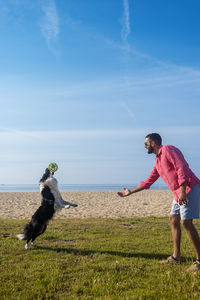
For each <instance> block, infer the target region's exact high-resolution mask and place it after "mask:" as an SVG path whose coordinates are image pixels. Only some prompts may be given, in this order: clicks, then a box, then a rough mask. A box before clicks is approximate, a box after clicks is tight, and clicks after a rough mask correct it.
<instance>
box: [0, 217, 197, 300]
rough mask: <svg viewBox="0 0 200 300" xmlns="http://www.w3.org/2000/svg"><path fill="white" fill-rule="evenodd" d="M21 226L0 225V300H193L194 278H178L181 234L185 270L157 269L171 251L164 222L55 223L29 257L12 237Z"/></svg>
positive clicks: (186, 248)
mask: <svg viewBox="0 0 200 300" xmlns="http://www.w3.org/2000/svg"><path fill="white" fill-rule="evenodd" d="M26 222H27V221H26V220H1V222H0V223H1V224H0V299H15V300H16V299H20V300H21V299H114V300H115V299H120V300H121V299H131V300H132V299H152V300H153V299H159V300H160V299H170V300H171V299H198V297H199V294H200V284H199V283H200V273H196V274H190V273H186V272H185V271H186V269H187V267H189V266H190V265H191V263H192V259H193V256H194V253H193V248H192V245H191V243H190V241H189V239H188V237H187V235H186V233H185V232H184V231H183V236H182V256H183V257H184V259H185V262H184V263H183V264H182V265H180V266H170V265H161V264H160V263H159V261H160V260H161V259H165V258H167V257H168V256H169V255H170V254H171V251H172V241H171V232H170V228H169V224H168V218H154V217H150V218H132V219H125V218H122V219H116V220H113V219H82V220H81V219H69V220H68V219H66V220H54V221H52V222H51V223H50V224H49V226H48V228H47V231H46V233H45V234H43V235H42V236H40V237H39V238H38V239H37V241H36V243H37V246H36V247H35V248H32V249H31V250H30V251H27V250H25V249H24V244H25V243H24V241H18V240H17V239H16V237H15V235H16V234H17V233H19V232H21V231H22V228H23V226H24V225H25V223H26ZM195 224H196V227H197V229H198V230H199V231H200V226H199V224H198V222H195ZM4 233H12V236H11V237H7V238H4V237H2V234H4Z"/></svg>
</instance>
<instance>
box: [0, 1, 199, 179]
mask: <svg viewBox="0 0 200 300" xmlns="http://www.w3.org/2000/svg"><path fill="white" fill-rule="evenodd" d="M199 12H200V2H199V1H198V0H192V1H190V2H189V1H184V0H173V1H172V0H170V1H164V0H154V1H151V0H101V1H99V0H84V1H83V0H73V1H72V0H35V1H30V0H4V1H1V2H0V45H1V46H0V104H1V118H0V139H1V151H0V164H1V173H0V183H2V184H6V183H37V182H38V180H39V179H40V177H41V175H42V172H43V170H44V169H45V168H46V166H47V165H48V164H49V163H50V162H54V161H55V162H57V163H58V165H59V170H58V172H57V176H56V177H57V178H58V180H59V182H60V183H86V184H90V183H102V184H109V183H119V184H124V183H133V184H135V183H139V182H140V181H141V180H144V179H145V178H146V177H147V176H148V175H149V173H150V171H151V169H152V167H153V164H154V161H155V156H154V155H147V153H146V150H145V149H144V137H145V136H146V135H147V134H148V133H150V132H158V133H160V134H161V135H162V137H163V143H164V144H173V145H175V146H177V147H179V148H180V149H181V150H182V151H183V153H184V155H185V157H186V159H187V160H188V162H189V164H190V166H191V168H192V169H193V170H194V171H195V172H196V174H197V175H198V176H200V159H199V158H200V153H199V148H200V139H199V136H200V117H199V115H200V101H199V98H200V35H199V28H200V18H199ZM159 183H162V181H159Z"/></svg>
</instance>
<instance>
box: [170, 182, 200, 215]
mask: <svg viewBox="0 0 200 300" xmlns="http://www.w3.org/2000/svg"><path fill="white" fill-rule="evenodd" d="M187 200H188V202H187V204H183V205H179V204H178V203H177V202H176V201H175V200H173V202H172V209H171V212H170V215H180V217H181V220H191V219H199V218H200V184H196V185H195V186H193V188H192V189H191V191H190V192H189V193H188V194H187Z"/></svg>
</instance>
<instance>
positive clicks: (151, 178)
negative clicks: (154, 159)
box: [139, 166, 160, 190]
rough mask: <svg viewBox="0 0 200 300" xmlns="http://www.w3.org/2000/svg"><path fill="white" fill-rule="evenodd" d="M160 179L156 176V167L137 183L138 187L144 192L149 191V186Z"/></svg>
mask: <svg viewBox="0 0 200 300" xmlns="http://www.w3.org/2000/svg"><path fill="white" fill-rule="evenodd" d="M159 177H160V175H159V174H158V171H157V169H156V167H155V166H154V168H153V170H152V171H151V173H150V175H149V177H148V178H147V179H146V180H144V181H141V182H140V183H139V186H140V187H141V188H143V189H145V190H147V189H149V188H150V186H151V185H152V184H153V183H154V182H155V181H156V180H157V179H158V178H159Z"/></svg>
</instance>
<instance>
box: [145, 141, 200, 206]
mask: <svg viewBox="0 0 200 300" xmlns="http://www.w3.org/2000/svg"><path fill="white" fill-rule="evenodd" d="M160 176H161V177H162V179H163V181H164V182H165V183H166V185H167V186H168V187H169V188H170V190H171V191H172V192H173V193H174V199H175V200H176V201H177V202H178V199H179V195H180V190H181V189H180V186H181V185H182V184H183V183H184V182H185V181H187V187H186V193H187V194H188V193H189V191H190V190H191V188H192V187H193V186H194V185H195V184H200V180H199V178H197V177H196V175H195V174H194V173H193V172H192V170H191V169H190V168H189V165H188V163H187V162H186V160H185V158H184V156H183V154H182V152H181V151H180V150H179V149H177V148H176V147H174V146H171V145H165V146H160V148H159V151H158V155H157V156H156V163H155V165H154V168H153V170H152V172H151V174H150V176H149V177H148V178H147V179H146V180H145V181H142V182H140V184H139V186H140V187H142V188H143V189H149V188H150V186H151V185H152V184H153V183H154V182H155V181H156V180H157V179H158V178H159V177H160Z"/></svg>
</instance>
